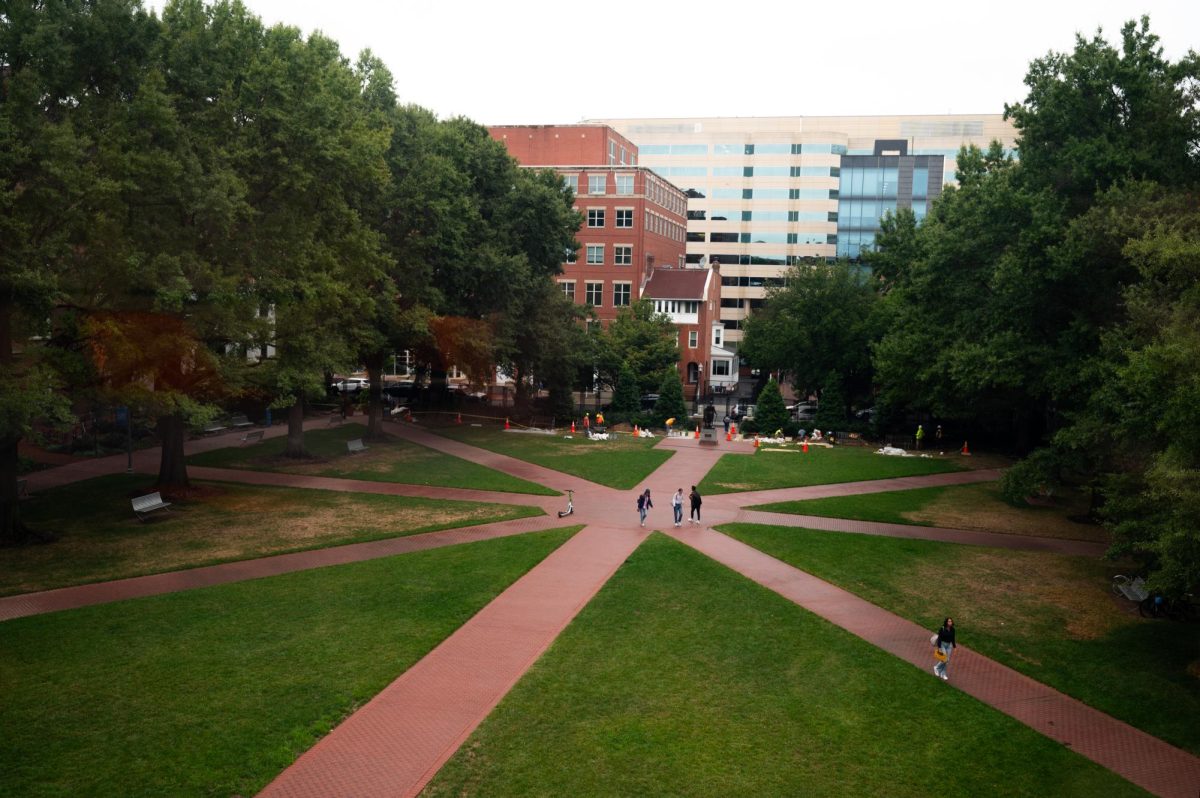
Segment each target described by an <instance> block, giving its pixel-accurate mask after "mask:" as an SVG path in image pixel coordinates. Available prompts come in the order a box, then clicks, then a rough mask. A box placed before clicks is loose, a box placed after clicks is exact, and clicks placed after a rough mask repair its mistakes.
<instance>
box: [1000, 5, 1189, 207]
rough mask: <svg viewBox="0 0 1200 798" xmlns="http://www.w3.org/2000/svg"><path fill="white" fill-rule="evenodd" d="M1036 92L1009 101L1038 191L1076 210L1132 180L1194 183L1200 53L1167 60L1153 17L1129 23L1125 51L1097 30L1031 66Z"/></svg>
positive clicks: (1123, 38)
mask: <svg viewBox="0 0 1200 798" xmlns="http://www.w3.org/2000/svg"><path fill="white" fill-rule="evenodd" d="M1025 84H1026V85H1027V86H1028V87H1029V94H1028V96H1027V97H1026V98H1025V100H1024V102H1021V103H1017V104H1014V105H1005V107H1004V114H1005V117H1006V118H1009V119H1012V120H1013V124H1014V125H1016V127H1017V128H1018V130H1019V131H1020V135H1019V136H1018V138H1017V147H1018V149H1019V150H1020V152H1021V163H1022V165H1023V166H1024V168H1025V171H1026V172H1027V174H1028V179H1029V180H1030V183H1031V185H1032V186H1034V187H1035V188H1046V189H1049V190H1051V191H1054V192H1055V193H1056V194H1058V195H1060V196H1063V197H1066V198H1067V201H1068V204H1069V206H1070V207H1071V209H1072V211H1073V212H1074V213H1078V212H1082V211H1083V210H1086V209H1087V207H1088V206H1089V205H1090V204H1091V200H1092V198H1093V197H1094V196H1096V195H1097V194H1099V193H1102V192H1103V191H1105V190H1106V189H1108V188H1109V187H1110V186H1114V185H1117V184H1118V183H1121V182H1125V181H1129V180H1152V181H1154V182H1157V183H1161V184H1162V185H1189V184H1194V183H1195V181H1196V180H1197V178H1198V177H1200V153H1198V152H1197V150H1196V147H1195V143H1196V142H1197V141H1198V140H1200V57H1198V56H1197V55H1196V53H1195V52H1192V51H1189V52H1188V54H1187V56H1186V57H1184V58H1183V59H1182V60H1181V61H1179V62H1178V63H1171V62H1169V61H1166V60H1165V59H1163V57H1162V48H1161V47H1159V46H1158V37H1157V36H1155V35H1154V34H1152V33H1150V20H1149V18H1148V17H1145V16H1143V17H1142V18H1141V24H1140V26H1139V25H1138V24H1137V23H1135V22H1133V21H1129V22H1127V23H1126V24H1125V25H1124V26H1123V27H1122V28H1121V49H1120V51H1118V50H1117V49H1116V48H1114V47H1112V46H1111V45H1109V44H1108V42H1106V41H1105V40H1104V39H1103V38H1102V32H1101V31H1097V32H1096V35H1095V36H1094V37H1093V38H1091V39H1090V40H1088V39H1085V38H1084V37H1083V36H1079V35H1077V36H1076V38H1075V50H1074V52H1073V53H1071V54H1069V55H1068V54H1064V53H1054V52H1051V53H1048V54H1047V55H1046V56H1044V57H1043V58H1039V59H1037V60H1035V61H1034V62H1033V63H1032V64H1030V66H1029V72H1028V73H1027V75H1026V76H1025Z"/></svg>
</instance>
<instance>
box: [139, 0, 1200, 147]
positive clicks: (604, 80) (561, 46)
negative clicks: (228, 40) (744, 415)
mask: <svg viewBox="0 0 1200 798" xmlns="http://www.w3.org/2000/svg"><path fill="white" fill-rule="evenodd" d="M163 2H164V0H148V5H150V6H151V7H154V8H161V7H162V5H163ZM244 2H245V3H246V5H247V7H249V8H250V9H251V10H252V11H253V12H254V13H255V14H257V15H258V16H260V17H261V18H262V19H263V21H264V22H266V23H267V24H274V23H277V22H283V23H285V24H288V25H293V26H296V27H299V28H300V29H301V30H302V31H304V32H305V33H309V32H311V31H313V30H320V31H322V32H324V33H325V34H326V35H328V36H330V37H331V38H333V39H334V40H336V41H337V42H338V43H339V44H340V45H341V49H342V52H343V53H344V54H345V55H347V56H348V57H350V58H351V59H353V58H354V57H355V56H356V55H357V54H358V52H359V51H360V50H362V49H363V48H367V47H369V48H370V49H371V50H373V51H374V52H375V54H376V55H378V56H379V57H380V58H382V59H383V61H384V62H385V63H386V64H387V65H388V67H389V68H390V69H391V70H392V72H393V73H394V75H395V78H396V90H397V93H398V95H399V97H400V100H401V102H404V103H415V104H418V105H422V106H425V107H426V108H429V109H430V110H432V111H433V112H435V113H436V114H437V115H438V116H439V117H442V118H446V117H450V116H456V115H462V116H467V117H470V118H471V119H474V120H475V121H476V122H480V123H482V124H485V125H491V124H554V123H558V124H569V123H574V122H579V121H580V120H582V119H593V118H621V117H682V116H822V115H877V114H923V113H927V114H943V113H964V114H968V113H1000V112H1002V111H1003V108H1004V103H1005V102H1010V103H1012V102H1017V101H1020V100H1022V99H1024V97H1025V86H1024V85H1023V83H1022V81H1023V79H1024V77H1025V72H1026V69H1027V67H1028V64H1029V62H1030V61H1031V60H1032V59H1034V58H1037V57H1040V56H1042V55H1045V54H1046V53H1047V52H1048V51H1050V50H1056V51H1060V52H1069V51H1071V50H1072V49H1073V48H1074V36H1075V33H1076V32H1080V33H1083V34H1084V35H1085V36H1087V37H1089V38H1090V37H1091V35H1092V34H1093V33H1094V32H1095V30H1096V28H1097V26H1101V27H1103V28H1104V37H1105V38H1106V39H1107V40H1108V41H1109V42H1110V43H1112V44H1119V37H1120V28H1121V25H1122V24H1123V23H1124V22H1125V21H1127V20H1129V19H1136V18H1139V17H1140V16H1141V15H1142V14H1149V16H1150V29H1151V31H1153V32H1154V33H1156V34H1157V35H1158V36H1159V38H1160V44H1161V46H1162V47H1163V51H1164V54H1165V55H1166V57H1167V58H1169V59H1170V60H1172V61H1177V60H1179V59H1180V58H1181V57H1183V56H1184V55H1185V54H1186V52H1187V51H1188V50H1189V49H1200V41H1198V40H1200V1H1198V0H1088V2H1071V0H1036V1H1035V0H1007V2H1003V3H982V2H974V3H972V2H962V1H961V0H959V2H951V1H950V0H931V1H929V2H924V3H922V2H908V3H895V2H892V3H884V2H881V1H880V0H857V2H855V1H854V0H850V2H847V1H846V0H825V1H824V2H819V3H814V2H811V0H809V1H808V2H805V0H692V1H691V2H660V1H659V0H640V2H629V0H606V1H603V2H578V0H510V1H509V2H506V3H501V2H495V1H494V0H490V1H489V0H469V1H468V2H463V1H462V0H459V1H458V2H454V1H453V0H440V1H439V0H419V1H414V0H392V1H391V2H388V0H244Z"/></svg>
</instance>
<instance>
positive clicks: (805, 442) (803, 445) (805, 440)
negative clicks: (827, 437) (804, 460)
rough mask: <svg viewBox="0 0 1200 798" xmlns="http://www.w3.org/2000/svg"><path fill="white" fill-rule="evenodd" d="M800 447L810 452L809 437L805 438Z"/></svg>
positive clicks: (806, 452) (805, 451)
mask: <svg viewBox="0 0 1200 798" xmlns="http://www.w3.org/2000/svg"><path fill="white" fill-rule="evenodd" d="M800 448H801V449H802V450H804V453H805V454H808V438H805V439H804V441H803V443H801V444H800Z"/></svg>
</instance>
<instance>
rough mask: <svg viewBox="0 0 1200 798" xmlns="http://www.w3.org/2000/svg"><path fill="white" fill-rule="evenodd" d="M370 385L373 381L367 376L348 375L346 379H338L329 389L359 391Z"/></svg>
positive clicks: (342, 391) (348, 391) (347, 391)
mask: <svg viewBox="0 0 1200 798" xmlns="http://www.w3.org/2000/svg"><path fill="white" fill-rule="evenodd" d="M370 387H371V381H370V380H368V379H367V378H366V377H346V378H345V379H344V380H338V381H337V382H335V383H333V385H330V386H329V389H330V390H331V391H339V392H341V393H358V392H359V391H365V390H366V389H368V388H370Z"/></svg>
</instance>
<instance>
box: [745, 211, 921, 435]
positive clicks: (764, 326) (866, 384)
mask: <svg viewBox="0 0 1200 798" xmlns="http://www.w3.org/2000/svg"><path fill="white" fill-rule="evenodd" d="M909 215H911V214H909ZM876 286H877V283H876V282H875V281H874V280H872V278H871V273H870V272H869V271H868V270H866V269H864V268H863V267H861V266H858V265H856V264H852V263H849V262H846V261H839V262H837V263H832V264H826V263H803V264H798V265H795V266H793V267H791V268H790V269H789V270H788V273H787V276H786V279H785V285H784V287H782V288H772V289H769V290H768V293H767V302H766V306H765V307H764V308H762V310H760V311H758V312H756V313H755V314H754V315H752V316H751V317H750V318H749V319H747V320H746V337H745V340H744V342H743V344H742V349H741V354H742V355H743V356H744V357H746V358H747V360H749V361H750V363H751V364H752V365H754V366H756V367H758V368H760V369H762V370H764V371H784V372H787V373H789V374H791V375H792V381H793V383H794V385H795V387H796V388H797V390H800V391H802V392H805V393H807V392H809V391H811V390H812V389H813V388H815V387H817V386H819V385H820V384H821V381H822V380H823V379H824V378H825V376H826V375H828V374H829V372H831V371H836V372H838V373H839V374H841V375H843V376H844V378H845V380H846V385H845V390H846V391H847V392H849V393H851V394H854V395H858V396H862V395H866V394H867V393H868V392H869V390H870V388H871V383H872V376H873V375H872V369H871V357H870V346H871V344H872V343H873V342H874V341H875V340H876V339H877V338H878V337H879V332H880V331H879V328H878V327H879V326H878V321H877V318H878V317H877V308H878V304H879V295H878V293H877V290H876ZM760 403H761V400H760ZM756 415H757V412H756ZM768 426H769V425H768ZM772 429H774V427H772Z"/></svg>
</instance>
